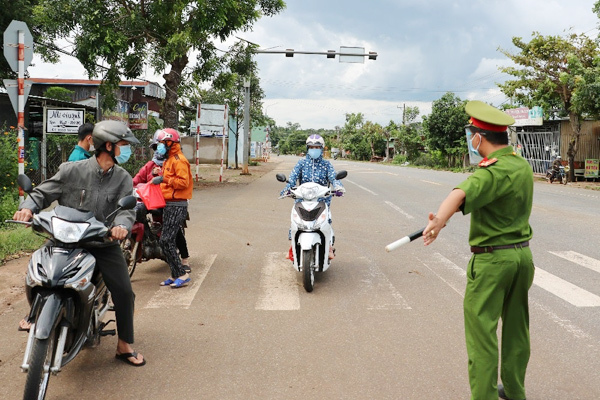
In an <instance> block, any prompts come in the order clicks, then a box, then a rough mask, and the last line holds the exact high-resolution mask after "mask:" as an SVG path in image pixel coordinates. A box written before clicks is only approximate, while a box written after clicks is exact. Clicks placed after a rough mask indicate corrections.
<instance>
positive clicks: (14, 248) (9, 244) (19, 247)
mask: <svg viewBox="0 0 600 400" xmlns="http://www.w3.org/2000/svg"><path fill="white" fill-rule="evenodd" d="M44 241H45V238H43V237H41V236H38V235H36V234H35V233H33V231H32V230H31V229H30V228H26V227H24V226H18V227H15V228H8V229H3V230H0V265H2V264H4V263H5V262H6V261H7V258H8V257H9V256H11V255H15V254H19V253H22V252H31V251H33V250H36V249H38V248H39V247H40V246H41V245H42V244H43V243H44Z"/></svg>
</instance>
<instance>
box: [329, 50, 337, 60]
mask: <svg viewBox="0 0 600 400" xmlns="http://www.w3.org/2000/svg"><path fill="white" fill-rule="evenodd" d="M327 53H329V54H327V58H335V53H336V51H335V50H327Z"/></svg>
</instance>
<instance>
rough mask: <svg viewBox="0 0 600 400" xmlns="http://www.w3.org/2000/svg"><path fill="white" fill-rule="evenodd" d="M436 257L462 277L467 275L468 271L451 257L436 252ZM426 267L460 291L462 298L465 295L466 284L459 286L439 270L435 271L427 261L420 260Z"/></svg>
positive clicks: (453, 288)
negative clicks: (443, 275)
mask: <svg viewBox="0 0 600 400" xmlns="http://www.w3.org/2000/svg"><path fill="white" fill-rule="evenodd" d="M433 255H434V256H435V257H436V258H438V259H439V261H440V262H441V263H442V264H444V265H445V266H446V268H447V269H449V270H452V271H453V272H454V273H456V274H457V275H458V276H461V277H465V276H466V275H467V273H466V272H465V270H464V269H462V268H461V267H459V266H458V265H456V264H454V263H453V262H452V261H450V260H449V259H447V258H446V257H444V256H443V255H441V254H440V253H434V254H433ZM419 261H420V262H421V263H422V264H423V265H424V266H425V267H427V269H429V270H430V271H431V272H433V273H434V274H435V275H436V276H437V277H438V278H440V279H441V280H442V282H444V283H445V284H446V285H448V286H450V288H451V289H452V290H454V291H455V292H456V293H458V295H459V296H460V297H462V298H464V297H465V285H461V286H460V287H457V285H456V284H455V283H453V282H450V281H449V280H446V279H444V277H442V276H441V275H440V274H438V273H437V272H435V271H434V270H433V269H432V268H431V267H430V266H429V265H427V264H426V263H424V262H423V261H421V260H419Z"/></svg>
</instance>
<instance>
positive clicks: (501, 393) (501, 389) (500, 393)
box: [498, 383, 527, 400]
mask: <svg viewBox="0 0 600 400" xmlns="http://www.w3.org/2000/svg"><path fill="white" fill-rule="evenodd" d="M498 397H500V398H501V399H504V400H513V399H511V398H510V397H508V396H507V395H506V393H504V386H503V385H502V384H501V383H500V384H498ZM523 400H527V399H523Z"/></svg>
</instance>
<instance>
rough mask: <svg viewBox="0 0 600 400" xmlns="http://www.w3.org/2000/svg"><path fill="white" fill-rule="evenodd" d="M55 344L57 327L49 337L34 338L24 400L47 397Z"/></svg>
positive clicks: (40, 399)
mask: <svg viewBox="0 0 600 400" xmlns="http://www.w3.org/2000/svg"><path fill="white" fill-rule="evenodd" d="M55 346H56V328H54V329H53V330H52V332H51V333H50V336H48V339H35V338H34V339H33V344H32V346H31V356H30V358H29V370H28V371H27V380H26V381H25V392H24V393H23V399H24V400H29V399H37V400H43V399H44V398H45V397H46V389H47V388H48V381H49V380H50V366H51V365H52V357H53V355H54V347H55Z"/></svg>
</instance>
